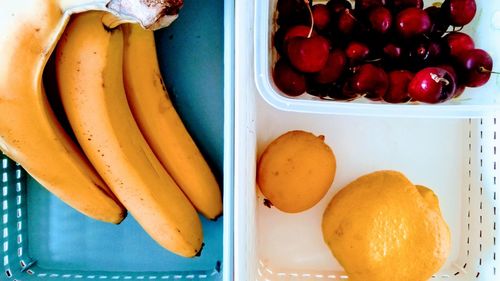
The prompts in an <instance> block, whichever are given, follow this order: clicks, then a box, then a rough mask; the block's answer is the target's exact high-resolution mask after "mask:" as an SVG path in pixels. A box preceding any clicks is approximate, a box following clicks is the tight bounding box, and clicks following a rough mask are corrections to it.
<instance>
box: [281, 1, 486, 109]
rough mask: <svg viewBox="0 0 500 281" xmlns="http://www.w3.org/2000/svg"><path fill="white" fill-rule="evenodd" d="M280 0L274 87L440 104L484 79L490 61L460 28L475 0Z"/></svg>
mask: <svg viewBox="0 0 500 281" xmlns="http://www.w3.org/2000/svg"><path fill="white" fill-rule="evenodd" d="M352 2H355V3H354V7H353V6H352V4H351V2H350V1H347V0H330V1H329V2H328V3H326V4H315V5H313V4H312V2H311V1H310V0H278V4H277V12H278V18H277V23H278V25H279V28H278V29H277V31H276V32H275V33H274V36H273V44H274V47H275V48H276V50H277V52H278V54H279V59H278V61H277V62H276V64H275V66H274V70H273V78H274V82H275V84H276V86H277V87H278V88H279V89H280V90H281V91H283V92H284V93H285V94H287V95H289V96H299V95H302V94H304V93H306V92H307V93H308V94H310V95H314V96H318V97H321V98H324V99H334V100H353V99H355V98H357V97H361V96H364V97H366V98H369V99H371V100H375V101H386V102H389V103H404V102H408V101H418V102H425V103H440V102H444V101H446V100H449V99H451V98H456V97H458V96H460V95H461V94H462V93H463V92H464V90H465V88H466V87H480V86H482V85H484V84H486V82H488V80H489V79H490V76H491V73H492V68H493V61H492V58H491V56H490V55H489V54H488V53H487V52H486V51H484V50H481V49H477V48H475V44H474V41H473V39H472V38H471V37H470V36H469V35H467V34H466V33H463V32H460V30H461V29H462V28H463V26H465V25H466V24H468V23H470V22H471V21H472V19H473V18H474V16H475V14H476V2H475V0H445V1H444V2H443V3H442V4H440V5H434V6H430V7H427V8H425V9H424V3H423V0H356V1H352Z"/></svg>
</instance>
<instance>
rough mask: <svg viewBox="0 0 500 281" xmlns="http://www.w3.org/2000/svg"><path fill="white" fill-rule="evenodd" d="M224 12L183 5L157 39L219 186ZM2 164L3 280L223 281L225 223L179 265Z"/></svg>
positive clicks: (132, 229) (130, 226)
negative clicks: (82, 213) (193, 254)
mask: <svg viewBox="0 0 500 281" xmlns="http://www.w3.org/2000/svg"><path fill="white" fill-rule="evenodd" d="M223 4H224V3H223V1H203V0H185V5H184V7H183V9H182V10H181V13H180V16H179V18H178V19H177V20H176V21H175V22H174V23H173V24H172V25H171V26H170V27H168V28H166V29H164V30H161V31H158V32H157V33H156V39H157V47H158V53H159V59H160V67H161V70H162V74H163V76H164V78H165V82H166V84H167V88H168V89H169V93H170V95H171V97H172V100H173V102H174V105H175V106H176V108H177V109H178V112H179V114H180V115H181V117H182V119H183V120H184V122H185V124H186V127H187V128H188V130H189V131H190V133H191V134H192V136H193V138H194V140H195V142H197V144H198V145H199V147H200V149H201V150H202V152H203V153H204V155H205V156H206V158H207V160H208V162H209V163H210V165H211V167H212V168H213V170H214V173H215V174H216V177H217V179H218V181H219V183H221V186H222V182H223V177H222V170H223V157H224V155H223V153H224V152H223V151H224V149H223V146H224V138H223V136H224V64H223V61H224V51H223V49H224V5H223ZM0 157H4V156H1V155H0ZM1 163H2V164H1V166H0V168H1V174H2V182H1V183H2V191H3V193H2V196H3V199H2V200H3V202H4V203H3V206H4V208H3V211H2V214H3V217H2V218H3V227H2V228H3V231H2V230H0V237H2V243H3V250H4V251H3V260H1V259H0V263H2V262H3V263H2V264H3V265H4V269H5V274H2V275H0V279H4V278H5V277H6V276H7V277H10V278H15V279H17V280H26V279H40V278H50V279H53V280H54V279H55V280H58V279H61V280H78V279H85V280H88V279H99V280H105V279H111V280H129V279H133V280H141V279H147V280H154V279H158V280H160V279H161V280H164V279H167V280H168V279H170V280H193V279H194V280H197V279H202V280H222V273H221V272H222V268H223V267H224V261H223V224H224V223H223V220H224V217H223V218H219V219H218V221H216V222H212V221H207V220H203V230H204V242H205V247H204V249H203V252H202V255H201V256H200V257H197V258H193V259H186V258H181V257H178V256H176V255H174V254H171V253H170V252H168V251H166V250H164V249H163V248H161V247H160V246H158V245H157V244H156V243H155V242H154V241H153V240H151V239H150V238H149V237H148V236H147V234H145V233H144V231H143V230H142V229H141V228H140V226H139V225H138V224H137V223H136V222H135V220H134V219H133V218H132V217H131V216H129V217H127V219H126V220H125V221H124V222H123V223H122V224H121V225H119V226H115V225H110V224H105V223H101V222H98V221H94V220H92V219H89V218H86V217H85V216H83V215H81V214H79V213H77V212H75V211H74V210H72V209H71V208H69V207H68V206H66V205H65V204H64V203H62V202H61V201H60V200H59V199H57V198H56V197H54V196H52V195H51V194H50V193H48V192H47V191H46V190H45V189H44V188H42V187H41V186H40V185H38V184H37V183H36V182H35V181H34V180H33V179H31V178H30V177H29V176H27V175H26V174H25V173H24V172H23V171H22V169H21V168H20V167H18V166H17V165H15V164H14V163H13V162H12V161H7V160H3V159H2V162H1ZM5 202H7V203H5ZM6 206H7V207H6ZM1 234H3V236H2V235H1ZM0 247H1V246H0Z"/></svg>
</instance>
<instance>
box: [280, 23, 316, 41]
mask: <svg viewBox="0 0 500 281" xmlns="http://www.w3.org/2000/svg"><path fill="white" fill-rule="evenodd" d="M310 30H311V28H310V27H309V26H305V25H295V26H292V27H290V28H289V29H288V30H287V31H286V33H285V38H284V40H285V43H286V42H288V41H289V40H290V39H292V38H295V37H307V36H308V35H309V31H310ZM316 35H317V34H316V32H315V31H314V30H313V32H312V33H311V36H316Z"/></svg>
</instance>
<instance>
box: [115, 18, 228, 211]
mask: <svg viewBox="0 0 500 281" xmlns="http://www.w3.org/2000/svg"><path fill="white" fill-rule="evenodd" d="M122 29H123V33H124V40H125V49H124V62H123V73H124V83H125V92H126V94H127V99H128V102H129V105H130V108H131V110H132V113H133V115H134V117H135V120H136V121H137V123H138V125H139V128H140V129H141V132H142V133H143V135H144V137H145V138H146V140H147V142H148V143H149V145H150V146H151V148H152V149H153V152H154V153H155V154H156V156H157V157H158V159H159V160H160V162H161V163H162V164H163V166H164V167H165V168H166V169H167V171H168V172H169V173H170V175H171V176H172V177H173V178H174V180H175V181H176V182H177V184H178V185H179V187H180V188H181V189H182V191H184V193H185V194H186V196H187V197H188V198H189V200H190V201H191V203H193V205H194V206H195V208H196V209H197V210H198V211H199V212H200V213H202V214H203V215H204V216H205V217H207V218H209V219H214V218H216V217H217V216H218V215H220V213H221V212H222V199H221V193H220V189H219V186H218V184H217V181H216V180H215V177H214V175H213V174H212V171H211V170H210V168H209V166H208V164H207V163H206V162H205V159H204V158H203V155H202V154H201V153H200V151H199V150H198V147H197V146H196V144H195V143H194V141H193V139H192V138H191V136H190V135H189V133H188V131H187V130H186V128H185V127H184V124H183V123H182V120H181V119H180V117H179V115H178V114H177V112H176V110H175V108H174V107H173V105H172V102H171V100H170V98H169V96H168V93H167V91H166V88H165V85H164V83H163V79H162V76H161V73H160V69H159V66H158V60H157V57H156V47H155V41H154V36H153V32H152V31H150V30H145V29H143V28H142V27H140V26H139V25H137V24H124V25H122Z"/></svg>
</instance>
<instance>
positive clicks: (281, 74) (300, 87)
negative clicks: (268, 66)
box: [273, 59, 306, 97]
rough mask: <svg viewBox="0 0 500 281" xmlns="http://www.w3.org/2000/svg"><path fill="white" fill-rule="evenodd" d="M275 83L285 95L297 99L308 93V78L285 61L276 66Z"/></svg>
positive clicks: (279, 61) (282, 60)
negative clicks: (296, 97)
mask: <svg viewBox="0 0 500 281" xmlns="http://www.w3.org/2000/svg"><path fill="white" fill-rule="evenodd" d="M273 78H274V83H275V84H276V86H277V87H278V88H279V89H280V90H281V91H283V93H285V94H287V95H289V96H292V97H295V96H300V95H301V94H303V93H304V92H305V91H306V78H305V77H304V75H303V74H301V73H299V72H297V71H296V70H295V69H293V68H292V67H291V66H290V65H289V64H288V63H287V62H286V61H285V60H284V59H280V60H278V62H277V63H276V65H275V66H274V72H273Z"/></svg>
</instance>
